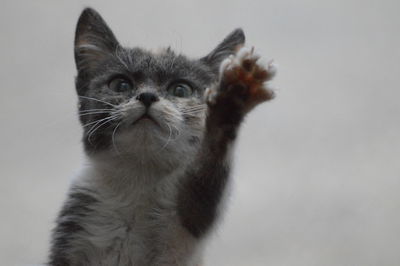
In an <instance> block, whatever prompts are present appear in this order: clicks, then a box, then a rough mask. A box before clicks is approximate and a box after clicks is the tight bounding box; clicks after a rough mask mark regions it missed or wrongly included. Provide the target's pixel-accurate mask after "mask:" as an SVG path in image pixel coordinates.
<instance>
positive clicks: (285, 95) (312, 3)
mask: <svg viewBox="0 0 400 266" xmlns="http://www.w3.org/2000/svg"><path fill="white" fill-rule="evenodd" d="M85 6H92V7H94V8H95V9H97V10H98V11H99V12H100V13H101V14H102V15H103V17H104V18H105V20H106V21H107V22H108V24H109V25H110V26H111V28H112V29H113V30H114V33H115V34H116V36H117V37H118V38H119V40H120V41H121V42H122V43H123V44H125V45H131V46H143V47H147V48H152V49H156V48H158V47H163V46H167V45H171V46H172V47H173V48H174V49H175V50H176V51H178V52H182V53H185V54H188V55H191V56H193V57H198V56H202V55H205V54H206V53H207V52H209V51H210V50H211V49H212V48H214V46H215V45H216V44H217V43H218V42H219V41H221V40H222V39H223V37H225V35H226V34H228V33H229V32H230V31H231V30H232V29H234V28H235V27H238V26H241V27H243V29H244V30H245V32H246V34H247V43H248V44H249V45H254V46H255V47H256V49H257V51H258V53H259V54H261V55H262V56H263V58H264V59H265V61H266V60H267V59H271V58H273V59H275V62H276V63H277V65H278V76H277V78H276V79H275V81H274V85H275V87H276V92H277V98H276V99H275V100H274V101H273V102H271V103H268V104H265V105H263V106H260V107H259V108H257V109H256V110H255V111H254V112H253V113H252V114H251V115H249V117H248V119H247V120H246V123H245V125H244V127H243V128H242V131H241V136H240V141H239V144H238V147H237V152H236V158H235V160H236V164H235V174H234V180H235V181H234V189H233V193H232V195H231V198H230V204H229V208H228V211H227V212H226V215H225V219H224V220H223V221H222V223H221V224H220V226H219V228H218V230H217V234H216V235H215V237H213V239H212V241H211V242H210V244H209V245H208V251H207V253H206V254H207V256H206V265H210V266H239V265H240V266H241V265H246V266H263V265H266V266H267V265H274V266H284V265H285V266H291V265H296V266H302V265H304V266H313V265H315V266H321V265H323V266H338V265H339V266H347V265H348V266H367V265H371V266H377V265H379V266H381V265H385V266H386V265H387V266H389V265H393V266H395V265H396V266H397V265H400V194H399V187H400V163H399V153H400V139H399V130H400V123H399V122H400V119H399V116H400V104H399V99H400V92H399V84H400V77H399V74H400V73H399V65H400V63H399V62H400V34H399V28H400V27H399V26H400V16H399V10H400V2H399V1H397V0H396V1H372V0H364V1H349V0H347V1H344V0H334V1H320V0H292V1H265V0H259V1H235V0H230V1H212V0H207V1H205V0H202V1H188V0H186V1H184V0H181V1H178V0H168V1H153V0H150V1H144V0H142V1H134V0H130V1H55V0H47V1H46V0H35V1H11V0H6V1H4V0H2V1H1V3H0V33H1V35H0V47H1V49H0V84H1V86H0V93H1V95H0V121H1V130H0V147H1V150H0V166H1V167H0V171H1V172H0V173H1V179H0V209H1V218H0V265H5V266H14V265H16V266H19V265H38V264H40V263H43V262H44V261H45V259H46V253H47V249H48V241H49V234H50V230H51V228H52V227H53V221H54V219H55V216H56V214H57V212H58V210H59V208H60V206H61V204H62V202H63V200H64V197H65V193H66V191H67V188H68V185H69V183H70V181H71V178H72V177H73V176H74V175H75V174H76V173H77V172H78V171H79V169H80V167H81V164H82V161H83V160H82V158H83V153H82V148H81V145H80V135H81V129H80V126H79V123H78V119H77V116H76V101H77V99H76V96H75V91H74V82H73V78H74V75H75V66H74V61H73V47H72V43H73V34H74V27H75V23H76V21H77V18H78V16H79V14H80V12H81V10H82V9H83V8H84V7H85Z"/></svg>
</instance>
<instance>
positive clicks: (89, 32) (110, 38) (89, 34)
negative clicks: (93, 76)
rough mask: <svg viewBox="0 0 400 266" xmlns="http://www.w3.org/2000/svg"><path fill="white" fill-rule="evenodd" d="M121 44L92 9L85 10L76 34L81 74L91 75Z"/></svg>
mask: <svg viewBox="0 0 400 266" xmlns="http://www.w3.org/2000/svg"><path fill="white" fill-rule="evenodd" d="M118 46H119V44H118V41H117V39H116V38H115V36H114V34H113V33H112V31H111V30H110V28H109V27H108V26H107V24H106V22H105V21H104V20H103V19H102V18H101V16H100V14H99V13H97V12H96V11H95V10H93V9H91V8H86V9H85V10H83V12H82V14H81V15H80V17H79V19H78V24H77V26H76V32H75V48H74V50H75V63H76V68H77V70H78V72H79V73H82V74H83V73H85V74H90V72H91V70H93V69H94V68H95V67H96V66H97V65H98V64H99V63H100V62H101V61H103V59H104V58H106V57H107V56H108V55H109V54H110V53H113V52H115V50H116V49H117V48H118Z"/></svg>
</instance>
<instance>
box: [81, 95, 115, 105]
mask: <svg viewBox="0 0 400 266" xmlns="http://www.w3.org/2000/svg"><path fill="white" fill-rule="evenodd" d="M78 97H79V98H83V99H88V100H92V101H97V102H101V103H105V104H108V105H110V106H112V107H117V106H116V105H114V104H112V103H109V102H105V101H102V100H99V99H96V98H92V97H87V96H78Z"/></svg>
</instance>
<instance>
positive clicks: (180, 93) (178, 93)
mask: <svg viewBox="0 0 400 266" xmlns="http://www.w3.org/2000/svg"><path fill="white" fill-rule="evenodd" d="M174 94H175V96H178V97H184V96H185V88H184V87H182V86H177V87H175V93H174Z"/></svg>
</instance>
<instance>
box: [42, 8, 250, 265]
mask: <svg viewBox="0 0 400 266" xmlns="http://www.w3.org/2000/svg"><path fill="white" fill-rule="evenodd" d="M243 43H244V34H243V32H242V30H240V29H238V30H236V31H234V32H233V33H231V34H230V35H229V36H228V37H227V38H226V39H225V40H224V41H223V42H222V43H221V44H220V45H219V46H218V47H217V48H215V49H214V50H213V51H212V52H211V53H209V54H208V55H207V56H205V57H203V58H201V59H196V60H194V59H189V58H187V57H186V56H183V55H177V54H175V53H174V52H173V51H172V50H171V49H165V50H163V51H161V52H158V53H152V52H150V51H147V50H145V49H141V48H124V47H122V46H121V45H120V44H119V43H118V41H117V39H116V38H115V36H114V35H113V33H112V32H111V30H110V29H109V28H108V27H107V25H106V24H105V22H104V21H103V19H102V18H101V17H100V15H99V14H97V13H96V12H95V11H94V10H92V9H85V10H84V11H83V13H82V15H81V17H80V19H79V21H78V25H77V31H76V38H75V61H76V66H77V70H78V75H77V78H76V91H77V94H78V98H79V111H80V112H79V115H80V121H81V123H82V126H83V132H84V133H83V144H84V147H85V151H86V154H87V159H88V163H87V166H86V168H85V169H83V171H82V173H81V174H80V176H79V177H78V178H77V179H76V181H75V182H74V183H73V185H72V187H71V189H70V193H69V196H68V198H67V200H66V202H65V204H64V206H63V208H62V210H61V212H60V214H59V217H58V219H57V225H56V228H55V229H54V231H53V238H52V247H51V252H50V258H49V265H51V266H117V265H118V266H133V265H135V266H172V265H182V266H195V265H199V264H200V263H201V253H202V245H203V242H204V240H205V239H206V237H207V235H208V233H209V231H210V229H211V228H212V226H213V224H215V221H216V218H217V217H218V213H219V211H218V206H219V205H220V201H221V198H222V196H223V194H224V190H225V187H226V184H227V183H228V177H229V172H230V156H229V153H230V150H231V147H232V145H233V144H234V140H235V139H236V131H237V129H238V127H239V125H240V122H241V121H242V119H243V117H244V115H245V113H246V112H245V111H244V108H242V105H238V104H237V103H240V102H241V101H244V98H243V97H242V96H241V97H242V98H243V99H241V98H237V99H235V100H234V101H233V102H230V101H225V98H222V96H223V97H226V96H224V95H222V96H221V97H220V98H221V100H220V102H223V104H219V105H218V106H219V107H218V106H217V107H216V106H213V105H210V106H208V105H207V103H206V101H205V91H206V89H207V88H210V87H213V86H214V87H215V88H217V87H218V78H220V77H219V73H218V67H219V65H220V64H221V61H222V60H224V59H225V58H227V57H228V56H229V55H231V54H234V53H235V52H236V50H237V49H238V47H239V46H241V45H243ZM115 77H123V78H124V79H127V80H128V81H129V82H130V84H131V89H129V90H127V91H122V92H121V91H114V90H111V89H110V80H113V79H114V78H115ZM181 81H184V82H185V83H187V84H190V86H191V87H192V88H193V95H192V96H190V97H187V98H180V97H175V96H172V95H170V94H169V93H168V90H169V88H170V86H171V84H175V83H176V82H181ZM216 84H217V85H216ZM221 84H222V83H221ZM223 84H225V83H223ZM226 84H227V85H226V86H228V85H229V84H228V83H226ZM229 86H230V85H229ZM220 89H223V88H220ZM222 91H223V90H222ZM142 93H148V94H152V95H155V97H156V98H155V99H157V101H154V102H153V103H151V106H149V107H148V108H146V106H144V105H143V104H142V103H141V101H140V100H139V99H140V97H138V95H141V94H142ZM224 101H225V102H224ZM217 102H218V101H217ZM207 110H208V111H207ZM145 113H146V114H147V115H148V116H149V117H151V119H150V120H151V121H149V120H148V119H147V120H146V119H140V117H142V115H143V114H145Z"/></svg>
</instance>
